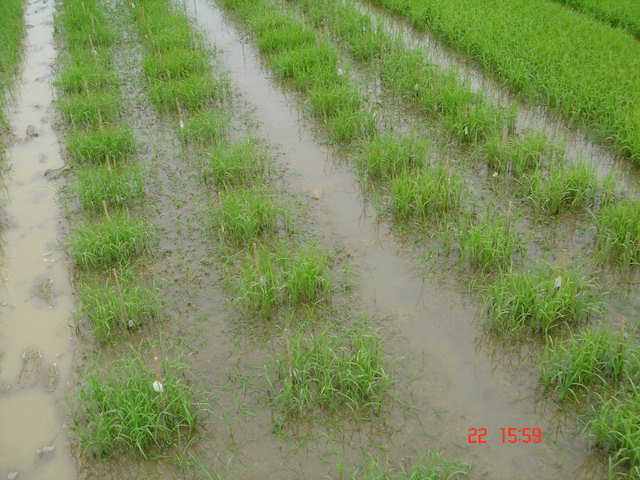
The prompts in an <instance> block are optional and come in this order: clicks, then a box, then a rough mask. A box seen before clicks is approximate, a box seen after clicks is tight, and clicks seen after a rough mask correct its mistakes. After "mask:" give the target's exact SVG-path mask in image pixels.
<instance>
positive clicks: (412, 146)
mask: <svg viewBox="0 0 640 480" xmlns="http://www.w3.org/2000/svg"><path fill="white" fill-rule="evenodd" d="M430 148H431V146H430V143H429V141H428V140H427V139H426V138H425V137H423V136H415V135H402V134H391V133H389V134H385V135H382V136H380V137H375V138H372V139H371V140H369V141H367V142H364V143H362V144H361V145H360V147H359V151H358V156H357V163H358V167H359V168H360V171H361V172H362V173H363V175H364V176H365V177H367V178H369V179H371V180H376V181H386V180H392V179H394V178H396V177H398V176H400V175H401V174H403V173H405V172H415V171H418V170H420V169H421V168H424V167H425V165H426V162H427V156H428V155H429V150H430Z"/></svg>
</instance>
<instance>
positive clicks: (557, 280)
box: [553, 275, 562, 290]
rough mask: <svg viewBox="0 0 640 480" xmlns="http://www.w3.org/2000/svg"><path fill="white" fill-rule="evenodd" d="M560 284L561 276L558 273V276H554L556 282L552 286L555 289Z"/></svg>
mask: <svg viewBox="0 0 640 480" xmlns="http://www.w3.org/2000/svg"><path fill="white" fill-rule="evenodd" d="M560 285H562V277H561V276H560V275H558V277H557V278H556V283H555V284H554V285H553V288H555V289H556V290H557V289H559V288H560Z"/></svg>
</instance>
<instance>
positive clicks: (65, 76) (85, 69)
mask: <svg viewBox="0 0 640 480" xmlns="http://www.w3.org/2000/svg"><path fill="white" fill-rule="evenodd" d="M61 63H62V71H61V72H60V74H59V75H58V78H57V79H56V81H55V82H54V84H55V86H56V87H57V88H58V90H59V91H60V92H61V93H78V94H79V93H85V94H86V93H87V91H89V94H91V93H93V92H102V91H104V90H107V89H109V88H110V87H111V86H117V85H118V79H117V77H116V75H115V73H113V72H112V71H111V70H110V69H109V68H107V67H105V66H102V67H101V68H96V67H95V65H86V64H80V65H76V64H74V62H73V61H71V60H68V59H67V60H66V61H62V62H61Z"/></svg>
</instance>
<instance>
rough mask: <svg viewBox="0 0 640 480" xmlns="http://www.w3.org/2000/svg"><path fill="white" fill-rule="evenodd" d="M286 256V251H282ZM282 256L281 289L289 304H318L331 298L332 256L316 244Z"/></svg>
mask: <svg viewBox="0 0 640 480" xmlns="http://www.w3.org/2000/svg"><path fill="white" fill-rule="evenodd" d="M283 253H285V252H283ZM286 253H288V254H283V255H281V256H280V259H279V261H280V263H281V265H282V286H283V295H284V298H285V301H286V302H287V303H288V304H289V305H293V306H297V305H317V304H318V303H320V302H328V301H330V299H331V293H332V287H331V277H330V275H329V271H330V269H331V257H330V256H329V255H327V254H326V253H325V252H323V251H322V250H321V249H320V248H319V247H317V246H316V245H307V246H305V247H303V248H299V249H297V250H296V251H295V252H293V253H291V251H290V250H289V251H288V252H286Z"/></svg>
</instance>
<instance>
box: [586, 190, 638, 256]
mask: <svg viewBox="0 0 640 480" xmlns="http://www.w3.org/2000/svg"><path fill="white" fill-rule="evenodd" d="M596 227H597V234H596V250H597V252H598V255H599V257H600V258H601V259H611V260H612V261H614V262H617V263H620V264H623V265H625V264H626V265H628V264H638V263H640V202H638V201H636V200H626V201H623V202H619V203H612V204H610V205H607V206H605V207H604V208H603V209H602V210H601V211H600V212H599V214H598V216H597V217H596Z"/></svg>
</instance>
